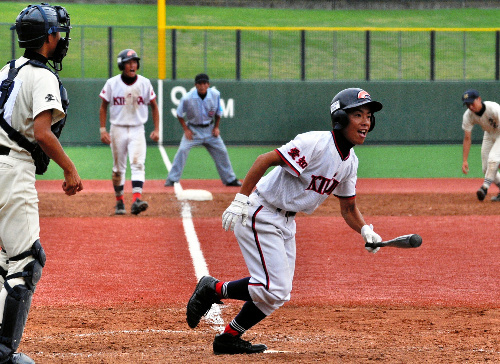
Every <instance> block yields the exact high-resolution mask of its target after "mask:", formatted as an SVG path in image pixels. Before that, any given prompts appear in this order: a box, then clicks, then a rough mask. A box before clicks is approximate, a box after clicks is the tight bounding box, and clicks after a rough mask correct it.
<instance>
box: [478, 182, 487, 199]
mask: <svg viewBox="0 0 500 364" xmlns="http://www.w3.org/2000/svg"><path fill="white" fill-rule="evenodd" d="M487 193H488V190H487V189H486V188H484V187H483V186H481V188H480V189H479V190H477V192H476V194H477V199H478V200H479V201H483V200H484V198H485V197H486V194H487Z"/></svg>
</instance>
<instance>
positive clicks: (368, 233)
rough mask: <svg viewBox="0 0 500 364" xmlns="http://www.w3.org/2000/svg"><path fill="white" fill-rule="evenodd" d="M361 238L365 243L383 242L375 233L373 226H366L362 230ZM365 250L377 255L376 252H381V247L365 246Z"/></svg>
mask: <svg viewBox="0 0 500 364" xmlns="http://www.w3.org/2000/svg"><path fill="white" fill-rule="evenodd" d="M361 236H362V237H363V240H364V241H365V243H380V242H381V241H382V238H381V237H380V235H379V234H377V233H376V232H375V231H373V225H372V224H370V225H365V226H363V227H362V228H361ZM365 249H366V250H368V251H369V252H370V253H373V254H375V253H376V252H378V251H379V249H380V247H378V248H370V247H369V246H365Z"/></svg>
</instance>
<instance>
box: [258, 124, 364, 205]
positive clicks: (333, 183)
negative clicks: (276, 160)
mask: <svg viewBox="0 0 500 364" xmlns="http://www.w3.org/2000/svg"><path fill="white" fill-rule="evenodd" d="M276 151H277V152H278V153H279V154H280V156H281V158H282V159H283V160H284V161H285V163H286V166H285V167H284V168H283V167H279V166H278V167H275V168H274V169H273V170H272V171H271V172H269V173H268V174H267V175H266V176H265V177H263V178H261V180H260V181H259V182H258V183H257V190H258V191H259V194H260V195H261V196H262V197H264V198H265V200H266V201H267V202H269V203H270V204H272V205H274V206H276V207H278V208H280V209H283V210H286V211H295V212H299V211H302V212H306V213H308V214H310V213H312V212H313V211H314V210H315V209H316V208H317V207H318V206H319V205H320V204H321V203H322V202H323V201H324V200H325V199H326V198H327V197H328V196H329V195H331V194H334V195H335V196H338V197H345V198H349V197H354V196H355V195H356V181H357V170H358V158H357V157H356V154H355V153H354V150H353V149H352V148H351V149H350V150H349V152H348V154H347V155H343V154H342V152H341V149H340V148H339V146H338V143H337V141H336V140H335V134H334V133H333V132H331V131H311V132H308V133H304V134H299V135H297V137H295V139H293V140H292V141H290V142H288V143H287V144H285V145H283V146H281V147H280V148H277V149H276Z"/></svg>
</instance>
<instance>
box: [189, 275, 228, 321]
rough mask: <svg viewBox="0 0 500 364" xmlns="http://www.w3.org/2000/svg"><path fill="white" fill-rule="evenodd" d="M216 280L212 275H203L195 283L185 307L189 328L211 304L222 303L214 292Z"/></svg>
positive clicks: (203, 314)
mask: <svg viewBox="0 0 500 364" xmlns="http://www.w3.org/2000/svg"><path fill="white" fill-rule="evenodd" d="M218 282H219V281H218V280H217V279H215V278H213V277H210V276H203V277H201V279H200V281H199V282H198V284H197V285H196V288H195V289H194V292H193V295H192V296H191V298H190V299H189V302H188V304H187V307H186V320H187V323H188V325H189V327H190V328H192V329H194V328H195V327H196V326H198V324H199V323H200V320H201V317H202V316H205V315H206V314H207V312H208V311H209V310H210V308H211V307H212V304H214V303H217V304H222V303H223V302H222V301H221V300H220V299H219V298H218V297H217V294H216V293H215V284H216V283H218Z"/></svg>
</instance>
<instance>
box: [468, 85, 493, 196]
mask: <svg viewBox="0 0 500 364" xmlns="http://www.w3.org/2000/svg"><path fill="white" fill-rule="evenodd" d="M462 102H463V104H464V105H466V106H467V110H466V111H465V113H464V116H463V119H462V129H463V130H464V140H463V162H462V172H463V173H464V174H467V173H469V163H468V162H467V159H468V158H469V151H470V146H471V135H472V129H473V127H474V125H479V126H480V127H481V129H483V131H484V135H483V144H482V146H481V164H482V169H483V174H484V182H483V184H482V185H481V187H480V188H479V189H478V190H477V193H476V194H477V198H478V200H479V201H483V200H484V198H485V197H486V194H487V193H488V189H489V188H490V186H491V184H492V183H495V185H497V187H498V188H499V189H500V173H498V166H499V165H500V129H499V125H500V105H498V104H497V103H496V102H493V101H482V99H481V96H480V95H479V92H478V91H477V90H474V89H471V90H467V91H465V92H464V94H463V96H462ZM491 201H494V202H498V201H500V193H499V194H498V195H496V196H493V197H492V198H491Z"/></svg>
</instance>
